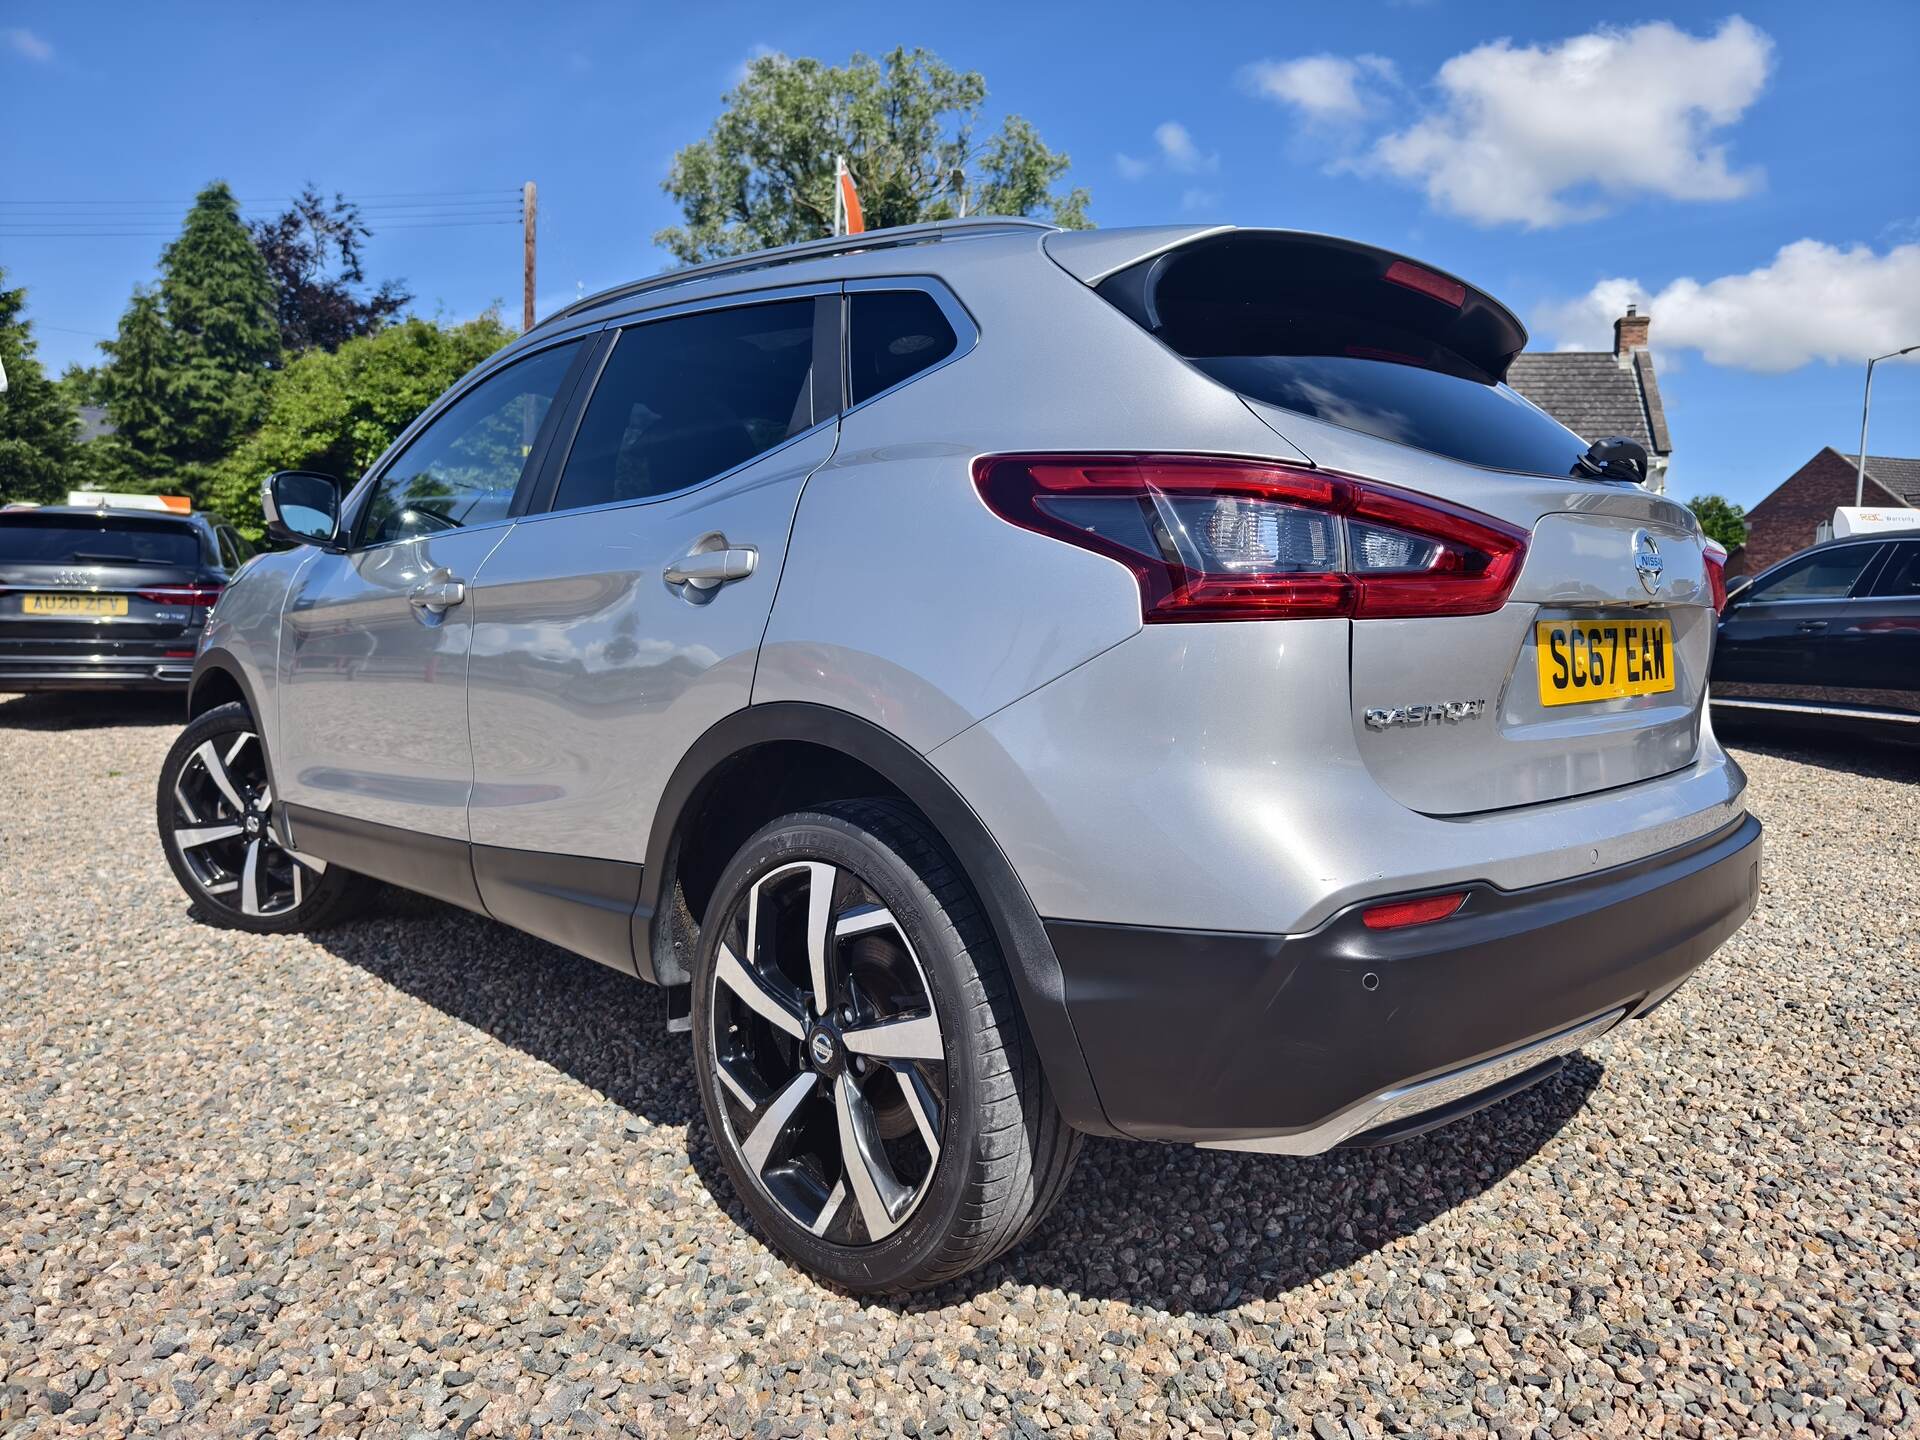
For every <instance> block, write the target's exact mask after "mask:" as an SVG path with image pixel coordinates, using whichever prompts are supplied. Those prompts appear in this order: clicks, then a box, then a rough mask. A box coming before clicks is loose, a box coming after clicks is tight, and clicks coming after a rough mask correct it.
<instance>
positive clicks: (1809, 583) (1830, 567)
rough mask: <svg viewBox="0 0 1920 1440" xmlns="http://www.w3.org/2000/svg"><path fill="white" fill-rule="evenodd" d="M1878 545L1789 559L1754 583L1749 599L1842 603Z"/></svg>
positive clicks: (1849, 546) (1844, 546) (1818, 552)
mask: <svg viewBox="0 0 1920 1440" xmlns="http://www.w3.org/2000/svg"><path fill="white" fill-rule="evenodd" d="M1879 553H1880V547H1879V546H1878V545H1842V546H1840V547H1839V548H1838V549H1835V550H1816V551H1814V552H1813V554H1811V555H1802V556H1801V557H1800V558H1799V559H1798V560H1790V561H1788V562H1787V563H1786V564H1785V565H1782V566H1781V567H1780V568H1779V569H1778V570H1776V571H1774V572H1773V573H1772V574H1771V575H1769V576H1767V577H1766V578H1765V579H1763V580H1758V581H1755V582H1754V586H1753V589H1752V591H1751V592H1750V593H1749V594H1748V595H1747V596H1746V598H1747V599H1748V600H1759V601H1766V600H1842V599H1845V598H1846V596H1847V594H1848V592H1849V591H1851V590H1852V589H1853V587H1854V586H1855V585H1856V584H1858V583H1859V580H1860V576H1861V575H1862V574H1863V573H1864V572H1865V571H1866V568H1867V562H1868V561H1870V560H1872V559H1873V557H1874V556H1875V555H1877V554H1879Z"/></svg>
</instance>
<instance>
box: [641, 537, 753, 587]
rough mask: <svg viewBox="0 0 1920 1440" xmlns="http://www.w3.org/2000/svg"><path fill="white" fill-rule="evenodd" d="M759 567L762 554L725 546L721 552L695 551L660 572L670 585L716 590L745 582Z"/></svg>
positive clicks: (748, 546)
mask: <svg viewBox="0 0 1920 1440" xmlns="http://www.w3.org/2000/svg"><path fill="white" fill-rule="evenodd" d="M759 563H760V552H759V551H758V550H755V549H754V548H753V547H752V546H750V545H723V548H721V549H718V550H695V551H693V552H692V553H691V554H687V555H683V556H681V557H680V558H679V559H678V560H675V561H673V562H671V563H670V564H669V565H668V566H667V568H666V569H665V570H664V571H662V572H661V574H662V577H663V578H664V579H665V580H666V582H667V584H669V585H685V586H687V587H689V588H690V589H694V590H716V589H718V588H719V587H720V586H722V585H725V584H728V583H729V582H731V581H734V580H744V579H746V578H747V577H748V576H749V575H751V574H753V569H754V566H756V565H758V564H759Z"/></svg>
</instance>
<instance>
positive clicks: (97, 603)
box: [20, 595, 127, 615]
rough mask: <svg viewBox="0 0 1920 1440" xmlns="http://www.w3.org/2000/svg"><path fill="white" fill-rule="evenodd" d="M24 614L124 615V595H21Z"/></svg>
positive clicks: (125, 607)
mask: <svg viewBox="0 0 1920 1440" xmlns="http://www.w3.org/2000/svg"><path fill="white" fill-rule="evenodd" d="M20 611H21V613H22V614H24V615H124V614H126V613H127V597H126V596H124V595H26V596H23V597H21V601H20Z"/></svg>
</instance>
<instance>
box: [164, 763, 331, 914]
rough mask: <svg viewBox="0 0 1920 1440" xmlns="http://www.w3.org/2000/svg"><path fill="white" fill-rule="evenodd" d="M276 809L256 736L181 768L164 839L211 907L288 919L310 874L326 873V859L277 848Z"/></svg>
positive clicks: (175, 784) (301, 898) (278, 846)
mask: <svg viewBox="0 0 1920 1440" xmlns="http://www.w3.org/2000/svg"><path fill="white" fill-rule="evenodd" d="M272 807H273V786H272V784H271V782H269V780H268V779H267V764H266V753H265V751H264V750H263V749H262V748H261V745H260V737H259V736H258V735H256V734H254V732H252V731H251V730H239V731H230V732H228V733H227V734H224V735H215V736H214V737H213V738H211V739H209V740H206V741H204V742H202V743H201V744H200V745H198V746H196V747H195V748H194V750H193V751H192V752H191V753H190V754H188V756H187V758H186V760H185V761H184V762H183V763H182V764H181V766H180V773H179V774H178V775H177V776H176V777H175V778H174V783H173V813H172V822H173V823H172V826H171V828H170V830H169V831H168V836H167V839H168V843H169V844H171V845H172V846H173V847H174V848H175V850H176V851H177V852H178V853H179V856H180V859H181V861H182V863H184V865H185V866H186V869H187V872H188V873H189V874H190V875H191V876H192V877H193V880H194V883H195V885H196V886H197V887H198V888H199V889H200V891H201V892H202V893H203V894H204V895H205V896H206V897H207V898H208V899H209V900H211V901H212V902H213V903H215V904H217V905H221V906H224V907H226V908H227V909H229V910H237V911H239V912H240V913H241V914H242V915H254V916H273V915H284V914H286V913H287V912H288V911H290V910H294V909H297V908H298V907H299V905H300V903H301V901H302V900H304V899H305V898H306V892H307V881H306V878H305V877H306V875H307V874H308V873H309V872H311V873H312V874H314V875H320V874H324V873H325V871H326V868H327V866H326V862H325V861H324V860H317V859H314V858H313V857H312V856H307V855H300V854H297V853H296V852H294V851H292V850H288V849H286V848H284V847H283V846H282V845H281V844H280V841H279V838H278V837H277V836H276V835H275V834H274V829H273V819H272V814H271V811H272Z"/></svg>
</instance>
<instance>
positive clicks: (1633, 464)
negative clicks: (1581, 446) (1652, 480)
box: [1575, 435, 1647, 485]
mask: <svg viewBox="0 0 1920 1440" xmlns="http://www.w3.org/2000/svg"><path fill="white" fill-rule="evenodd" d="M1575 471H1576V473H1581V474H1586V475H1596V476H1598V477H1599V478H1600V479H1602V480H1630V481H1632V482H1633V483H1634V484H1635V485H1644V484H1646V482H1647V447H1646V446H1644V445H1642V444H1641V443H1640V442H1639V441H1638V440H1629V439H1628V438H1627V437H1626V436H1624V435H1608V436H1606V437H1604V438H1603V439H1599V440H1596V441H1594V442H1593V444H1591V445H1589V446H1588V447H1587V453H1586V454H1584V455H1582V456H1581V457H1580V459H1579V460H1578V461H1577V462H1576V464H1575Z"/></svg>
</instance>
